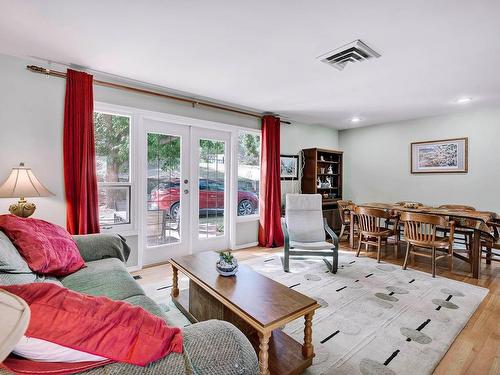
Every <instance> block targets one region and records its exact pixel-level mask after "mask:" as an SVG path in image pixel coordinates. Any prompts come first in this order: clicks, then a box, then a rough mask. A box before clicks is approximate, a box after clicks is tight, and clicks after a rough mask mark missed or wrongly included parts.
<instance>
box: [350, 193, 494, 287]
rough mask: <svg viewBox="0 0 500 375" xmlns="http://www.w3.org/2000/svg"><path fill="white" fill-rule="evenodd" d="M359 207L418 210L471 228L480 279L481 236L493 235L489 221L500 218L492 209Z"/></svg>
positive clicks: (473, 261) (473, 260) (475, 275)
mask: <svg viewBox="0 0 500 375" xmlns="http://www.w3.org/2000/svg"><path fill="white" fill-rule="evenodd" d="M357 206H358V207H371V208H378V209H382V210H386V211H390V212H392V213H393V214H398V213H401V212H417V213H422V214H430V215H439V216H444V217H445V218H446V219H447V220H453V221H454V222H455V227H456V228H464V229H470V230H471V232H472V244H471V245H472V247H471V251H470V258H471V259H470V263H471V265H472V277H473V278H475V279H479V276H480V270H481V251H482V249H481V238H482V237H491V236H492V234H491V227H490V226H489V225H488V223H489V222H492V221H495V220H499V219H500V215H498V214H497V213H495V212H490V211H469V210H460V209H449V208H439V207H430V206H419V207H414V206H405V205H401V204H395V203H363V204H358V205H357ZM350 214H351V223H352V224H354V220H355V218H354V216H355V215H354V210H353V209H351V210H350ZM352 224H351V225H350V226H349V227H350V228H349V246H350V247H351V248H354V225H352Z"/></svg>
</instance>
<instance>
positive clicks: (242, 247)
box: [231, 242, 259, 250]
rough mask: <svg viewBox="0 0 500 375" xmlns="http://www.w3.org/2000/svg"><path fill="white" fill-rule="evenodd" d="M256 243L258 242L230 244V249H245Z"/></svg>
mask: <svg viewBox="0 0 500 375" xmlns="http://www.w3.org/2000/svg"><path fill="white" fill-rule="evenodd" d="M258 244H259V243H258V242H250V243H244V244H241V245H236V246H232V247H231V250H242V249H246V248H248V247H255V246H257V245H258Z"/></svg>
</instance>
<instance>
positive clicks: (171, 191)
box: [146, 132, 182, 247]
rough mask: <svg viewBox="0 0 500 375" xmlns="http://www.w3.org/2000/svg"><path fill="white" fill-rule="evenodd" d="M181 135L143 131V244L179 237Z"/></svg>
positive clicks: (156, 244)
mask: <svg viewBox="0 0 500 375" xmlns="http://www.w3.org/2000/svg"><path fill="white" fill-rule="evenodd" d="M180 163H181V138H180V137H179V136H174V135H167V134H160V133H152V132H151V133H150V132H148V133H147V195H148V210H147V215H146V216H147V217H146V240H147V246H148V247H150V246H160V245H168V244H175V243H178V242H180V240H181V220H180V218H181V204H182V202H181V199H180V198H181V164H180Z"/></svg>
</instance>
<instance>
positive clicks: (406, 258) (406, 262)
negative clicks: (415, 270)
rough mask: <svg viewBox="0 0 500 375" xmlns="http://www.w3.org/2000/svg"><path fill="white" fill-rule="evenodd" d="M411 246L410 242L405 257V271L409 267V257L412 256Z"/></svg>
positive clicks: (407, 244)
mask: <svg viewBox="0 0 500 375" xmlns="http://www.w3.org/2000/svg"><path fill="white" fill-rule="evenodd" d="M410 246H411V245H410V243H409V242H407V243H406V255H405V261H404V263H403V269H404V270H405V269H406V267H407V266H408V257H409V255H410Z"/></svg>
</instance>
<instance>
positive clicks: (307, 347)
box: [302, 311, 314, 358]
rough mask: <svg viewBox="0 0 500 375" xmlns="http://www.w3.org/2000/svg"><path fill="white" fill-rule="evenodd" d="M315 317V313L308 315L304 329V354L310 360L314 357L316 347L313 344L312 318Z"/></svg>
mask: <svg viewBox="0 0 500 375" xmlns="http://www.w3.org/2000/svg"><path fill="white" fill-rule="evenodd" d="M313 315H314V311H313V312H310V313H309V314H306V315H305V316H304V318H305V327H304V345H303V346H302V354H303V355H304V356H305V357H307V358H310V357H312V356H314V347H313V344H312V318H313Z"/></svg>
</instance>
